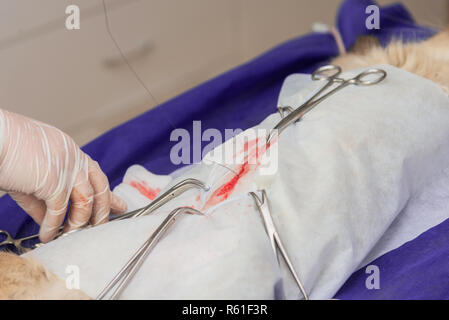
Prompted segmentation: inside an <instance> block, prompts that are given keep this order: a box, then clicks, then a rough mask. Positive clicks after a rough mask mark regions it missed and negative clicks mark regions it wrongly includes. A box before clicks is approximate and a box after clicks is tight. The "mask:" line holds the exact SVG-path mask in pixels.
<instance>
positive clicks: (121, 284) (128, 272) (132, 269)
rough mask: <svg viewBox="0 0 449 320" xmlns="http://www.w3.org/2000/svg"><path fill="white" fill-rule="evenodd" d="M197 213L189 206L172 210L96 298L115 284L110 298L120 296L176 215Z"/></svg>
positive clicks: (197, 212) (107, 291)
mask: <svg viewBox="0 0 449 320" xmlns="http://www.w3.org/2000/svg"><path fill="white" fill-rule="evenodd" d="M185 213H189V214H198V215H203V213H201V212H200V211H198V210H195V209H192V208H189V207H181V208H177V209H175V210H173V211H172V212H171V213H170V214H169V215H168V216H167V218H165V220H164V221H163V222H162V223H161V224H160V225H159V227H158V228H157V229H156V231H154V232H153V234H152V235H151V236H150V237H149V238H148V240H146V241H145V242H144V243H143V244H142V246H141V247H140V248H139V250H137V251H136V253H134V254H133V256H132V257H131V258H130V259H129V260H128V262H127V263H126V264H125V265H124V266H123V267H122V269H120V271H119V272H118V273H117V275H116V276H115V277H114V278H113V279H112V280H111V281H110V282H109V283H108V285H107V286H106V288H104V289H103V291H102V292H101V293H100V294H99V295H98V297H97V300H101V299H103V298H104V297H105V296H106V295H107V294H108V293H109V292H110V291H111V290H112V289H113V288H114V287H115V286H116V285H117V288H116V289H115V291H114V292H113V293H112V295H111V296H110V298H109V299H110V300H116V299H118V298H119V297H120V294H121V293H122V292H123V290H124V289H126V287H127V286H128V284H129V282H130V281H131V280H132V278H133V277H134V275H135V274H136V272H137V271H138V269H139V267H140V266H141V265H142V263H143V262H144V261H145V259H146V257H147V256H148V254H149V253H150V252H151V250H152V249H153V248H154V247H155V246H156V244H157V243H158V242H159V240H160V239H161V238H162V236H163V235H164V234H165V232H166V231H167V230H168V228H170V226H172V225H173V223H174V222H175V221H176V220H175V219H176V217H177V216H179V215H180V214H185Z"/></svg>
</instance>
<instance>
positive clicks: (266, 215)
mask: <svg viewBox="0 0 449 320" xmlns="http://www.w3.org/2000/svg"><path fill="white" fill-rule="evenodd" d="M260 192H261V193H262V199H261V198H260V197H259V196H258V195H257V194H256V193H254V192H250V193H249V194H250V195H251V196H252V197H253V199H254V202H255V203H256V206H257V209H258V210H259V213H260V215H261V217H262V220H263V223H264V226H265V231H266V232H267V234H268V238H269V239H270V243H271V248H272V249H273V252H274V254H275V256H276V259H277V260H278V263H280V261H279V254H278V253H279V251H280V252H281V255H282V258H283V259H284V261H285V263H286V264H287V267H288V270H289V271H290V273H291V275H292V276H293V278H294V279H295V282H296V284H297V285H298V287H299V290H300V291H301V293H302V295H303V296H304V299H305V300H309V297H308V295H307V292H306V290H305V289H304V286H303V285H302V283H301V280H300V279H299V276H298V274H297V273H296V271H295V268H294V267H293V264H292V262H291V260H290V258H289V256H288V253H287V251H286V250H285V247H284V245H283V244H282V241H281V238H280V237H279V233H278V231H277V229H276V226H275V224H274V221H273V217H272V216H271V210H270V203H269V201H268V197H267V192H266V191H265V190H262V191H260Z"/></svg>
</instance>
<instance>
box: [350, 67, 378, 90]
mask: <svg viewBox="0 0 449 320" xmlns="http://www.w3.org/2000/svg"><path fill="white" fill-rule="evenodd" d="M373 76H377V77H373ZM386 77H387V72H386V71H385V70H382V69H377V68H375V69H368V70H365V71H363V72H361V73H360V74H358V75H357V76H356V77H355V78H353V79H351V80H350V81H351V82H352V83H353V84H355V85H357V86H371V85H373V84H377V83H379V82H381V81H382V80H384V79H385V78H386Z"/></svg>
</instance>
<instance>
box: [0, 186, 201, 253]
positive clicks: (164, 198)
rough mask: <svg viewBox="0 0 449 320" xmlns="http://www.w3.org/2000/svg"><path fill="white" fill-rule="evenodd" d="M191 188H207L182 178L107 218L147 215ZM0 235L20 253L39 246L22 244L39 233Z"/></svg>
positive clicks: (89, 226) (2, 231)
mask: <svg viewBox="0 0 449 320" xmlns="http://www.w3.org/2000/svg"><path fill="white" fill-rule="evenodd" d="M193 188H197V189H203V190H206V191H207V190H208V188H207V187H206V185H205V184H204V183H203V182H201V181H200V180H197V179H185V180H182V181H180V182H178V183H177V184H175V185H174V186H173V187H171V188H170V189H168V190H167V191H166V192H164V193H163V194H161V195H160V196H158V197H157V198H156V199H154V200H153V201H151V203H150V204H148V205H147V206H145V207H143V208H140V209H137V210H134V211H131V212H128V213H124V214H121V215H119V216H115V217H111V218H110V219H109V221H115V220H123V219H128V218H137V217H141V216H145V215H149V214H151V213H152V212H154V211H155V210H156V209H158V208H160V207H162V206H163V205H164V204H166V203H167V202H169V201H170V200H172V199H174V198H176V197H178V196H180V195H181V194H183V193H184V192H186V191H187V190H190V189H193ZM91 227H92V225H88V226H86V227H84V228H81V229H76V230H72V231H70V232H67V233H65V234H63V233H62V229H63V227H61V228H60V229H59V233H58V235H57V237H60V236H63V235H67V234H70V233H72V232H76V231H79V230H82V229H86V228H91ZM1 236H6V239H5V240H3V241H1V242H0V247H3V246H6V245H12V246H14V247H15V248H16V250H17V251H18V252H19V253H20V254H22V253H25V252H27V251H30V250H32V249H35V248H36V247H38V246H39V244H34V245H33V246H31V247H26V246H24V245H23V242H24V241H29V240H34V239H37V238H39V234H34V235H31V236H28V237H24V238H20V239H14V238H13V237H11V235H10V234H9V233H8V232H7V231H5V230H0V237H1Z"/></svg>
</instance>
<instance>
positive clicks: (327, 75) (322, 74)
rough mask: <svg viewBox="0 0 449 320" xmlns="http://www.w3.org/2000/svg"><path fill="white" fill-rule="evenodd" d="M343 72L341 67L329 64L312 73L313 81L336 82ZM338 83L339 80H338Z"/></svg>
mask: <svg viewBox="0 0 449 320" xmlns="http://www.w3.org/2000/svg"><path fill="white" fill-rule="evenodd" d="M341 72H342V70H341V67H340V66H336V65H333V64H328V65H326V66H322V67H319V68H318V69H316V70H315V71H314V72H313V73H312V80H314V81H317V80H334V81H336V80H337V79H338V78H337V77H338V76H339V75H340V74H341ZM337 81H338V80H337Z"/></svg>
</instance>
